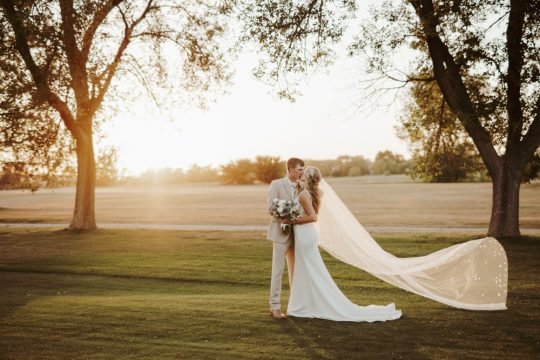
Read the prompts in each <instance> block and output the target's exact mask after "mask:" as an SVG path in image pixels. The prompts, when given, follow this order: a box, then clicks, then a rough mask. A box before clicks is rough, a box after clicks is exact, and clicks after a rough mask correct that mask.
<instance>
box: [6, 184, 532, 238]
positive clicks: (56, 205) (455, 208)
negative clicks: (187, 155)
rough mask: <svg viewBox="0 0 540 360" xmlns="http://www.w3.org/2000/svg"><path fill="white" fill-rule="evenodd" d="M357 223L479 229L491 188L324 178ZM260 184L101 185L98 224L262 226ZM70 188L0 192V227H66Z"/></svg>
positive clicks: (525, 207)
mask: <svg viewBox="0 0 540 360" xmlns="http://www.w3.org/2000/svg"><path fill="white" fill-rule="evenodd" d="M328 182H329V183H330V184H331V185H332V186H333V187H334V189H335V190H336V192H337V193H338V194H339V195H340V197H341V198H342V199H343V201H344V202H345V203H346V204H347V206H349V208H350V209H351V210H352V212H353V213H354V214H355V215H356V216H357V218H358V219H359V221H360V222H361V223H362V224H363V225H365V226H366V227H369V226H376V227H392V226H407V227H415V226H416V227H422V226H424V227H444V228H447V227H481V228H485V229H486V230H487V226H488V224H489V218H490V214H491V196H492V195H491V184H490V183H457V184H424V183H415V182H412V181H411V180H409V179H408V178H407V177H406V176H386V177H385V176H365V177H355V178H329V179H328ZM266 190H267V186H265V185H249V186H227V185H217V184H201V185H199V184H186V185H178V186H164V187H157V186H156V187H152V186H149V187H114V188H98V189H97V193H96V211H97V220H98V224H99V223H143V224H196V225H202V224H215V225H266V224H267V223H268V215H267V212H266ZM74 199H75V195H74V189H73V188H61V189H53V190H50V189H41V190H39V191H38V192H37V193H35V194H31V193H30V192H28V191H26V192H22V191H20V190H19V191H0V221H1V222H38V223H39V222H41V223H62V224H68V223H69V221H70V219H71V215H72V213H73V204H74ZM520 223H521V226H522V227H523V228H540V183H539V182H536V183H533V184H529V185H522V188H521V198H520Z"/></svg>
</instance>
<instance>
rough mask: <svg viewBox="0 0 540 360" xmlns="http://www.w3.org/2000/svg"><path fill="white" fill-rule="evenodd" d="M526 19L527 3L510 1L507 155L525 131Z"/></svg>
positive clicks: (517, 0)
mask: <svg viewBox="0 0 540 360" xmlns="http://www.w3.org/2000/svg"><path fill="white" fill-rule="evenodd" d="M524 19H525V2H524V1H523V0H511V1H510V16H509V18H508V29H507V31H506V40H507V41H506V46H507V49H508V75H507V77H506V81H507V88H506V95H507V97H508V98H507V101H506V110H507V112H508V134H507V142H506V151H507V153H509V152H513V151H514V149H515V147H516V146H518V145H519V141H520V139H521V132H522V130H523V109H522V107H521V99H520V97H521V69H522V68H523V49H522V46H521V38H522V37H523V23H524Z"/></svg>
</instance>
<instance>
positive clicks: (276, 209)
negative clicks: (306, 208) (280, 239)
mask: <svg viewBox="0 0 540 360" xmlns="http://www.w3.org/2000/svg"><path fill="white" fill-rule="evenodd" d="M268 212H269V213H270V215H272V216H273V217H275V218H278V219H280V220H290V221H293V220H296V219H297V218H298V216H299V215H300V204H298V203H297V202H296V201H291V200H280V199H278V198H275V199H274V200H273V201H272V204H271V205H270V208H269V209H268ZM281 230H282V231H283V233H285V234H288V233H289V232H290V231H291V225H290V224H281Z"/></svg>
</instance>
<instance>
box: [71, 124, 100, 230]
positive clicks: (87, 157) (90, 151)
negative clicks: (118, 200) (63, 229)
mask: <svg viewBox="0 0 540 360" xmlns="http://www.w3.org/2000/svg"><path fill="white" fill-rule="evenodd" d="M82 132H83V136H81V137H79V138H78V139H77V190H76V193H75V210H74V213H73V219H72V221H71V225H70V226H69V229H70V230H74V231H88V230H95V229H96V228H97V226H96V216H95V189H96V161H95V158H94V144H93V140H92V127H91V125H88V126H87V127H86V128H85V129H83V131H82Z"/></svg>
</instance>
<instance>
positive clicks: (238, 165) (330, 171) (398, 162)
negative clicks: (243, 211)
mask: <svg viewBox="0 0 540 360" xmlns="http://www.w3.org/2000/svg"><path fill="white" fill-rule="evenodd" d="M305 161H306V166H308V165H311V166H316V167H317V168H319V170H321V173H322V175H323V176H325V177H343V176H363V175H396V174H406V173H407V172H408V171H409V170H410V169H411V168H412V167H413V164H412V162H411V160H406V159H405V158H404V157H403V156H402V155H399V154H396V153H393V152H391V151H388V150H386V151H381V152H379V153H377V155H376V156H375V160H374V161H371V160H369V159H366V158H365V157H363V156H349V155H343V156H339V157H338V158H337V159H329V160H311V159H306V160H305ZM285 162H286V160H285V159H281V158H279V157H272V156H257V157H256V158H255V160H254V161H253V160H250V159H241V160H236V161H231V162H230V163H228V164H227V165H223V166H222V167H221V174H220V179H221V182H222V183H225V184H254V183H256V182H260V183H265V184H268V183H270V182H271V181H272V180H274V179H278V178H280V177H283V176H284V175H285V173H286V165H285Z"/></svg>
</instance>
